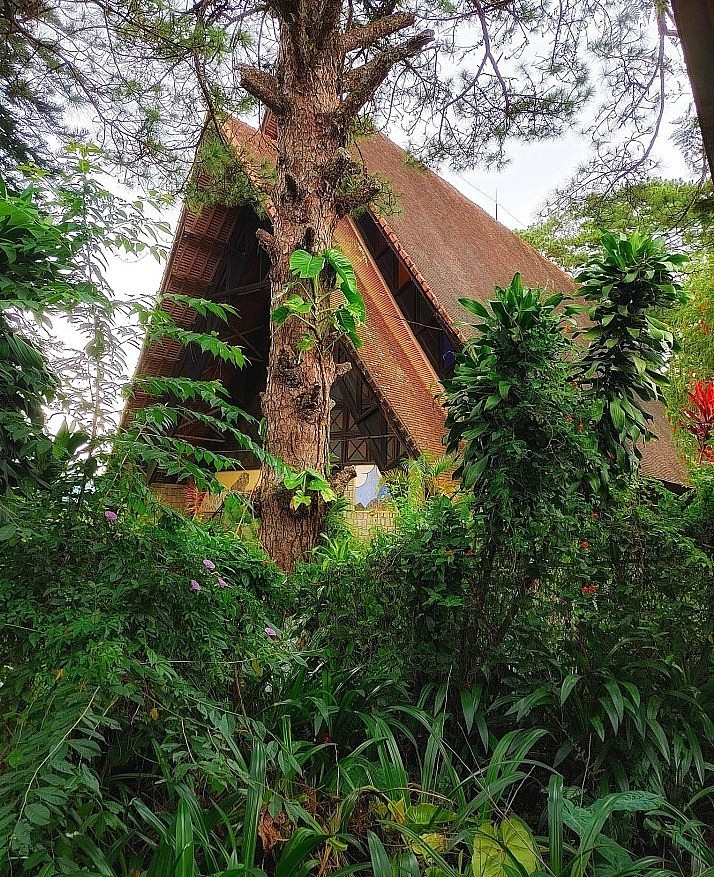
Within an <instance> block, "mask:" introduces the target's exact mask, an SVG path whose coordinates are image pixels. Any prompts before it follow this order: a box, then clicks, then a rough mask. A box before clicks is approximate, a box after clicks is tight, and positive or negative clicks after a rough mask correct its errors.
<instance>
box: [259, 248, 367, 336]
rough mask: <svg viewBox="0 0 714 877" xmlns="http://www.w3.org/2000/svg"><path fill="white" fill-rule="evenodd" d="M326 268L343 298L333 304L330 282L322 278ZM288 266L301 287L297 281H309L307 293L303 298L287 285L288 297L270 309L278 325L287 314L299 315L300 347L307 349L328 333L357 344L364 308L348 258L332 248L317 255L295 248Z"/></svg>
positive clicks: (364, 312)
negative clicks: (341, 300)
mask: <svg viewBox="0 0 714 877" xmlns="http://www.w3.org/2000/svg"><path fill="white" fill-rule="evenodd" d="M326 268H327V269H329V270H331V271H333V272H334V274H335V275H336V277H337V286H338V288H339V290H340V292H341V293H342V296H343V298H344V304H340V305H338V306H337V307H335V308H333V307H331V304H330V298H331V295H332V289H331V287H330V284H329V283H328V284H327V285H326V286H324V285H323V284H322V282H321V276H322V275H323V273H324V272H325V270H326ZM290 270H291V271H292V272H293V274H295V275H296V276H297V277H298V278H299V281H297V283H298V285H299V286H300V288H301V289H302V288H303V286H302V284H300V281H302V280H310V281H311V287H310V295H309V296H308V298H304V297H303V296H302V295H300V293H297V292H291V287H288V289H287V290H286V295H287V298H284V299H283V300H282V302H281V304H279V305H278V306H277V307H276V308H275V309H274V310H273V313H272V317H271V319H272V321H273V323H275V324H276V325H278V326H279V325H280V324H281V323H284V322H285V321H286V320H287V319H288V318H289V317H294V318H297V319H300V320H301V321H302V322H303V323H304V324H305V328H306V330H307V331H306V334H305V335H304V337H303V341H302V342H301V345H302V348H301V349H303V350H309V349H310V348H312V347H313V346H314V345H315V344H316V343H317V342H318V341H319V340H320V339H322V338H323V337H325V336H326V335H327V334H334V335H335V337H339V336H340V335H346V336H347V337H348V338H349V340H350V341H351V342H352V344H353V345H354V346H355V347H360V346H361V344H362V341H361V340H360V337H359V335H358V334H357V330H358V328H359V327H360V326H361V325H362V323H364V321H365V319H366V316H367V312H366V310H365V305H364V299H363V298H362V294H361V293H360V291H359V289H358V288H357V278H356V277H355V272H354V268H353V267H352V265H351V264H350V263H349V261H348V259H347V258H346V257H345V256H344V255H343V254H342V253H341V252H340V251H339V250H336V249H334V248H330V249H327V250H325V251H324V252H322V253H318V254H317V255H316V256H313V255H311V254H310V253H308V252H306V251H305V250H295V252H294V253H293V254H292V255H291V257H290Z"/></svg>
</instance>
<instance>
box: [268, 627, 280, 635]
mask: <svg viewBox="0 0 714 877" xmlns="http://www.w3.org/2000/svg"><path fill="white" fill-rule="evenodd" d="M265 635H266V636H270V637H273V636H277V635H278V634H277V632H276V631H275V630H273V628H272V627H266V628H265Z"/></svg>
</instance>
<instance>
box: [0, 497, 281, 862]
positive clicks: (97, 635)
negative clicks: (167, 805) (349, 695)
mask: <svg viewBox="0 0 714 877" xmlns="http://www.w3.org/2000/svg"><path fill="white" fill-rule="evenodd" d="M289 602H290V596H289V592H288V590H287V589H286V585H285V581H284V578H283V577H282V576H281V575H280V574H279V573H278V572H277V571H276V570H275V568H274V566H273V565H272V564H271V563H269V562H268V561H267V560H266V559H265V557H264V556H263V555H262V554H261V553H260V552H259V551H257V550H255V549H251V548H248V547H246V546H245V545H243V544H241V543H240V542H238V541H237V540H236V539H235V537H233V536H231V535H230V534H226V533H219V532H217V533H210V532H208V531H206V530H205V529H202V528H199V527H197V526H195V525H193V524H191V523H190V522H188V521H185V520H182V519H180V518H179V517H178V516H172V515H163V516H161V517H160V518H159V520H157V521H152V520H150V519H143V520H142V519H138V518H136V517H132V516H130V515H129V514H125V513H124V512H123V511H122V509H121V508H116V509H113V508H107V507H105V505H104V502H103V499H102V495H101V494H97V495H91V494H85V496H84V497H82V498H80V497H76V496H74V497H73V496H71V495H70V496H69V497H67V496H65V497H59V498H58V497H55V496H52V495H45V496H43V497H42V498H41V499H39V500H37V501H36V502H35V503H34V504H31V503H29V502H28V503H27V504H25V505H24V506H23V508H22V528H21V529H20V530H15V531H14V533H13V536H12V538H11V539H6V540H5V541H2V542H0V617H1V618H2V619H3V624H2V627H1V629H0V640H1V641H2V653H3V664H4V666H3V668H2V670H1V671H0V711H1V713H2V717H3V729H4V730H3V734H2V741H1V742H0V753H2V755H1V756H0V758H1V760H2V762H3V763H4V771H3V773H4V776H3V777H2V779H0V802H2V803H0V848H2V851H3V858H4V859H7V857H8V855H9V856H10V858H11V860H12V859H14V858H15V857H18V856H19V857H23V856H27V855H28V854H32V855H31V861H33V862H35V864H36V865H37V866H38V867H39V866H40V865H44V864H46V862H48V861H51V860H57V859H61V858H62V857H63V856H64V855H65V853H64V852H63V850H66V849H69V848H72V844H71V843H69V842H68V840H67V837H68V832H69V833H71V832H80V833H82V834H85V835H86V838H87V841H86V843H87V844H93V843H98V842H99V841H100V839H101V838H102V837H104V838H106V836H107V832H110V833H111V832H115V831H117V830H119V829H120V826H121V825H122V823H123V820H125V819H126V818H127V813H126V808H127V806H128V803H129V802H130V801H131V799H132V798H133V797H134V796H136V795H138V796H140V797H141V796H148V797H149V798H150V799H152V800H155V801H161V800H164V799H166V797H167V794H168V792H167V789H168V790H170V789H171V788H172V786H175V784H177V783H181V782H186V781H188V777H189V776H194V777H196V781H197V782H200V783H201V784H206V783H209V784H213V785H214V786H216V785H217V787H221V786H223V787H225V786H226V785H227V784H230V783H231V782H233V780H234V772H233V770H232V768H231V759H232V758H233V757H234V756H233V755H232V754H231V746H232V745H233V740H232V736H231V735H232V732H233V730H235V728H236V719H235V717H233V716H232V715H231V713H232V711H233V709H234V706H235V705H236V704H239V703H240V701H241V694H242V688H243V687H246V688H247V689H248V690H249V689H250V686H251V683H253V684H254V685H257V684H258V675H257V673H258V670H259V668H260V666H261V664H262V662H264V661H265V660H266V659H269V658H270V656H271V655H272V654H273V652H274V649H273V647H272V645H271V637H269V636H267V635H266V632H265V631H266V627H267V628H268V629H269V630H270V629H273V627H275V628H280V626H281V621H282V608H281V607H282V606H284V605H287V604H289ZM256 668H257V669H256ZM144 775H145V776H144ZM157 784H158V785H157ZM164 786H165V787H164ZM123 830H124V829H123ZM73 855H76V852H75V853H73ZM85 856H89V857H90V858H91V855H90V853H89V852H88V851H87V850H85V851H84V853H83V858H84V857H85ZM81 860H82V859H80V860H78V861H81Z"/></svg>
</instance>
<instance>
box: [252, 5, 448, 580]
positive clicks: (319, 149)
mask: <svg viewBox="0 0 714 877" xmlns="http://www.w3.org/2000/svg"><path fill="white" fill-rule="evenodd" d="M269 5H270V7H271V8H272V11H273V13H274V15H276V17H277V18H278V20H279V22H280V41H279V51H278V58H277V64H276V68H275V73H274V74H269V73H265V72H264V71H259V70H255V69H253V68H244V69H242V71H241V72H242V85H243V87H244V88H245V89H246V90H247V91H249V92H250V93H251V94H253V95H254V96H256V97H257V98H259V99H260V100H262V101H263V102H264V103H266V104H267V105H268V106H269V107H270V108H271V109H272V111H273V113H274V115H275V118H276V122H277V141H276V146H277V161H276V177H277V179H276V183H275V186H274V188H273V191H272V194H271V200H272V204H273V208H274V212H273V232H272V235H269V234H267V233H263V234H262V235H261V237H260V241H261V243H262V244H263V246H265V248H266V249H267V250H268V253H269V255H270V260H271V270H270V285H271V298H272V307H273V308H275V307H276V306H277V305H278V303H279V302H280V300H281V298H282V297H283V295H284V293H285V289H286V286H287V285H288V284H289V283H290V281H291V276H290V267H289V263H290V256H291V254H292V253H293V252H294V251H295V250H297V249H302V250H307V251H308V252H310V253H313V254H315V253H320V252H322V251H323V250H325V249H326V248H328V247H330V246H331V245H332V237H333V234H334V231H335V227H336V225H337V222H338V220H339V218H340V217H341V216H342V215H344V213H345V212H346V211H347V210H349V209H351V208H353V207H356V206H359V204H358V203H355V201H357V202H361V203H366V202H368V201H369V200H370V199H371V198H372V197H373V196H374V187H371V186H370V185H369V184H368V181H365V180H364V179H362V180H361V188H359V191H356V192H355V193H353V195H352V198H351V199H350V200H349V203H347V202H346V201H345V195H344V193H342V194H339V195H338V192H339V190H340V186H341V184H343V183H344V181H345V178H347V177H351V178H353V179H354V174H355V163H354V162H353V161H351V160H349V156H348V155H347V154H346V151H345V147H346V145H347V130H348V127H349V125H350V124H351V122H352V119H353V118H354V116H355V115H356V113H357V112H359V110H360V109H361V108H362V106H363V105H364V103H365V102H366V101H368V100H369V99H370V98H371V97H372V95H373V93H374V91H375V90H376V88H377V87H378V86H379V84H380V82H381V81H382V79H383V78H384V77H385V76H386V75H387V73H388V72H389V69H390V67H391V65H392V64H393V63H395V62H396V61H397V60H400V59H403V58H406V57H408V56H409V55H410V54H415V53H416V52H417V51H418V50H419V49H420V48H421V47H422V46H423V45H424V44H425V42H428V40H429V39H430V38H431V34H430V33H429V32H427V33H426V34H421V35H420V36H419V37H418V38H412V39H410V40H407V41H406V42H404V43H402V44H401V45H399V46H397V47H396V48H389V49H387V50H386V51H383V52H381V53H379V54H378V55H377V63H376V64H375V63H372V64H369V65H366V67H365V68H363V72H362V73H361V74H360V75H359V76H357V77H356V78H354V77H353V78H352V80H351V81H349V82H348V80H347V78H346V76H345V66H346V60H345V58H346V54H347V53H348V52H350V51H353V50H354V49H355V48H356V47H366V46H368V44H369V43H370V42H371V41H373V40H376V39H380V38H384V37H385V36H387V35H389V34H393V33H396V32H397V31H398V30H400V29H402V28H404V27H407V26H408V25H410V24H411V23H412V21H413V18H412V16H411V15H400V16H387V17H386V19H385V22H384V23H383V25H382V26H376V25H374V24H373V25H372V26H370V27H367V28H364V29H358V30H356V31H348V32H347V33H346V34H344V33H341V31H340V27H339V21H340V10H341V5H342V0H269ZM380 58H381V60H379V59H380ZM296 291H298V290H296ZM299 292H300V294H301V295H302V297H303V298H305V299H310V300H313V301H314V299H315V298H317V299H320V297H321V291H320V290H319V289H318V291H317V295H315V291H314V289H313V288H312V287H311V286H307V285H306V286H305V287H304V288H303V289H300V290H299ZM304 335H305V325H304V324H303V323H302V322H301V321H300V320H299V319H298V318H297V317H294V316H293V317H290V318H289V319H288V320H287V321H286V322H284V323H282V324H281V325H278V326H275V325H273V326H272V329H271V345H270V356H269V360H268V380H267V387H266V390H265V393H264V394H263V399H262V409H263V415H264V417H265V420H266V424H267V427H266V434H265V449H266V450H267V451H268V453H269V454H270V455H272V456H273V457H277V458H278V459H280V460H282V461H283V462H284V463H286V464H287V465H288V466H289V467H290V468H291V469H293V470H295V471H302V470H304V469H314V470H316V471H317V472H319V473H320V474H321V475H322V476H324V477H325V478H326V479H327V480H328V481H329V482H330V484H331V485H332V487H333V489H334V490H335V492H336V493H337V494H338V495H339V494H340V493H341V492H343V491H344V489H345V487H346V486H347V483H348V482H349V480H351V478H352V477H354V470H350V469H348V470H342V471H340V472H335V473H330V420H331V417H330V411H331V408H332V405H333V403H332V400H331V398H330V391H331V389H332V385H333V384H334V382H335V380H336V379H337V377H338V376H339V375H340V374H341V373H342V372H343V370H344V366H338V365H336V363H335V360H334V357H333V352H332V345H333V343H334V340H335V335H334V333H333V332H331V331H330V329H329V327H328V326H326V325H323V326H321V327H320V331H318V332H317V333H316V342H315V344H314V346H313V347H312V348H310V349H309V350H300V347H299V342H300V341H301V339H302V338H303V336H304ZM291 498H292V494H291V492H290V491H288V490H286V489H285V488H284V486H283V484H282V482H281V480H280V478H279V476H278V475H277V474H276V473H275V471H274V470H273V469H272V468H271V467H270V466H269V465H264V466H263V470H262V473H261V488H260V497H259V502H260V513H261V529H260V537H261V541H262V543H263V546H264V548H265V549H266V551H267V552H268V553H269V554H270V556H271V557H272V558H273V559H274V560H275V561H276V563H277V564H278V566H280V567H281V568H282V569H284V570H286V571H289V570H292V569H293V568H294V566H295V563H296V562H297V561H298V560H301V559H304V558H305V557H306V556H307V554H308V553H309V551H310V549H311V548H313V547H314V546H315V545H316V544H317V541H318V538H319V535H320V530H321V527H322V524H323V521H324V516H325V510H326V508H325V503H324V502H323V500H322V499H320V497H319V496H318V495H315V496H314V498H313V499H312V501H311V503H310V505H309V506H305V505H301V506H299V507H298V508H297V509H293V508H291V502H290V501H291Z"/></svg>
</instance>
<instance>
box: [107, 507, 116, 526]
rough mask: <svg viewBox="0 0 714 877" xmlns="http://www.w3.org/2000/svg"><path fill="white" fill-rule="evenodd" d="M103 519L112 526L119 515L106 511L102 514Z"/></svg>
mask: <svg viewBox="0 0 714 877" xmlns="http://www.w3.org/2000/svg"><path fill="white" fill-rule="evenodd" d="M104 517H105V518H106V519H107V520H108V521H109V523H110V524H113V523H114V521H116V520H117V519H118V518H119V515H118V514H117V513H116V512H113V511H112V510H111V509H107V510H106V511H105V512H104Z"/></svg>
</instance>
